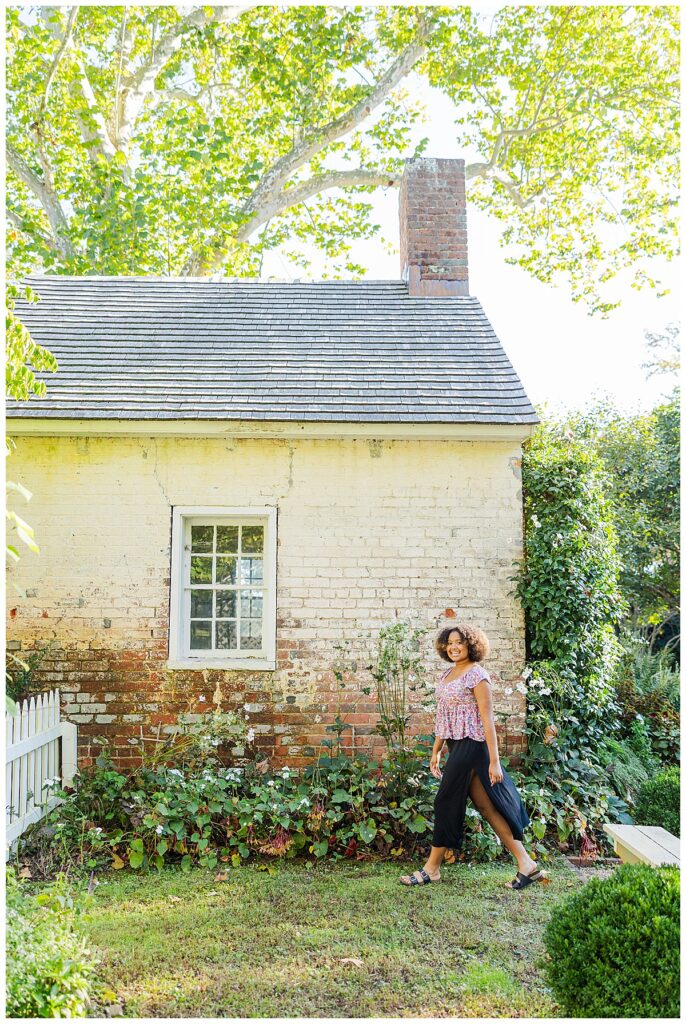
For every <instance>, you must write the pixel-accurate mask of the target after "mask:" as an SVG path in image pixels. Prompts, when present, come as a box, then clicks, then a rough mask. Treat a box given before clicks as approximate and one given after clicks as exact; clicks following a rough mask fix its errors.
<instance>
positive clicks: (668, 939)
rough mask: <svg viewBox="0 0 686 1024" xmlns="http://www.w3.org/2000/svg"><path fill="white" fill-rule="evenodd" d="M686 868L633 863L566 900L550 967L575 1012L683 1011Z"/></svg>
mask: <svg viewBox="0 0 686 1024" xmlns="http://www.w3.org/2000/svg"><path fill="white" fill-rule="evenodd" d="M679 888H680V885H679V870H678V868H651V867H648V866H647V865H645V864H625V865H623V866H622V867H620V868H618V869H617V870H616V871H615V872H614V873H613V874H612V875H611V877H609V878H606V879H597V878H594V879H592V881H590V882H589V883H588V885H586V886H585V887H584V888H583V889H582V890H581V891H579V892H577V893H575V894H574V895H572V896H571V897H569V898H568V899H567V900H566V902H565V903H563V905H562V906H560V907H558V908H557V909H556V910H555V911H554V914H553V917H552V919H551V920H550V921H549V923H548V925H547V928H546V930H545V933H544V941H545V946H546V950H547V953H548V957H549V959H548V962H547V963H546V973H547V976H548V980H549V983H550V986H551V988H552V990H553V992H554V994H555V997H556V998H557V1000H558V1001H559V1002H560V1004H561V1005H562V1007H563V1009H564V1011H565V1013H566V1014H567V1015H568V1016H570V1017H601V1018H603V1017H678V1016H679Z"/></svg>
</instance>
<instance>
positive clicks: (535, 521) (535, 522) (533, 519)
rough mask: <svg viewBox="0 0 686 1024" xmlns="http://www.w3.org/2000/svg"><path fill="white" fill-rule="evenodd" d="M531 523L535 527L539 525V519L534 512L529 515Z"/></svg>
mask: <svg viewBox="0 0 686 1024" xmlns="http://www.w3.org/2000/svg"><path fill="white" fill-rule="evenodd" d="M531 525H532V526H535V527H536V528H537V529H538V527H539V526H540V525H541V520H540V519H539V518H538V516H537V515H536V513H534V514H533V515H532V517H531Z"/></svg>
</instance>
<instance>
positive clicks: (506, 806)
mask: <svg viewBox="0 0 686 1024" xmlns="http://www.w3.org/2000/svg"><path fill="white" fill-rule="evenodd" d="M447 743H448V747H449V748H450V755H449V757H448V761H447V763H446V765H445V768H444V770H443V778H442V779H441V784H440V786H439V787H438V793H437V794H436V799H435V800H434V833H433V844H432V845H433V846H447V847H450V848H452V849H453V850H458V849H459V848H460V846H461V845H462V839H463V836H464V819H465V812H466V810H467V797H468V796H469V785H470V783H471V781H472V773H473V772H475V773H476V774H477V775H478V776H479V778H480V779H481V783H482V785H483V787H484V789H485V790H486V795H487V796H488V798H489V800H491V802H492V804H493V806H494V807H495V809H496V810H497V811H499V812H500V813H501V814H502V816H503V818H504V819H505V821H506V822H507V823H508V825H509V826H510V828H511V829H512V835H513V836H514V838H515V839H519V840H521V839H523V837H524V829H525V828H526V826H527V825H528V824H529V815H528V814H527V813H526V808H525V807H524V804H523V803H522V798H521V797H520V795H519V793H518V792H517V789H516V787H515V784H514V782H513V781H512V779H511V778H510V776H509V775H508V774H507V772H506V771H505V769H504V768H503V781H502V782H496V784H495V786H492V785H491V780H490V779H489V777H488V766H489V764H490V757H489V756H488V747H487V745H486V743H485V742H484V741H481V742H479V740H473V739H471V738H470V737H465V739H462V740H450V739H449V740H447Z"/></svg>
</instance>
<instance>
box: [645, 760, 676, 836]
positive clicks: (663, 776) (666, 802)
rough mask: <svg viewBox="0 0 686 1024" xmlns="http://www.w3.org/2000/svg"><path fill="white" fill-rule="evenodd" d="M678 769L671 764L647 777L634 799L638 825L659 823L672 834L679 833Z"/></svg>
mask: <svg viewBox="0 0 686 1024" xmlns="http://www.w3.org/2000/svg"><path fill="white" fill-rule="evenodd" d="M680 795H681V787H680V771H679V767H678V765H672V766H671V767H669V768H665V769H664V770H663V771H661V772H658V773H657V775H656V776H655V777H654V778H652V779H647V780H646V781H645V782H644V783H643V785H642V786H641V788H640V790H639V793H638V798H637V800H636V811H635V818H636V823H637V824H638V825H660V826H661V827H662V828H666V829H667V831H668V832H671V833H672V835H675V836H678V835H679V834H680Z"/></svg>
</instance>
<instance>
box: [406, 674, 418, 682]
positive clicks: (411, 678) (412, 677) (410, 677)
mask: <svg viewBox="0 0 686 1024" xmlns="http://www.w3.org/2000/svg"><path fill="white" fill-rule="evenodd" d="M407 678H408V679H409V680H410V682H411V683H414V682H416V681H417V677H416V676H413V675H409V676H408V677H407Z"/></svg>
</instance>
